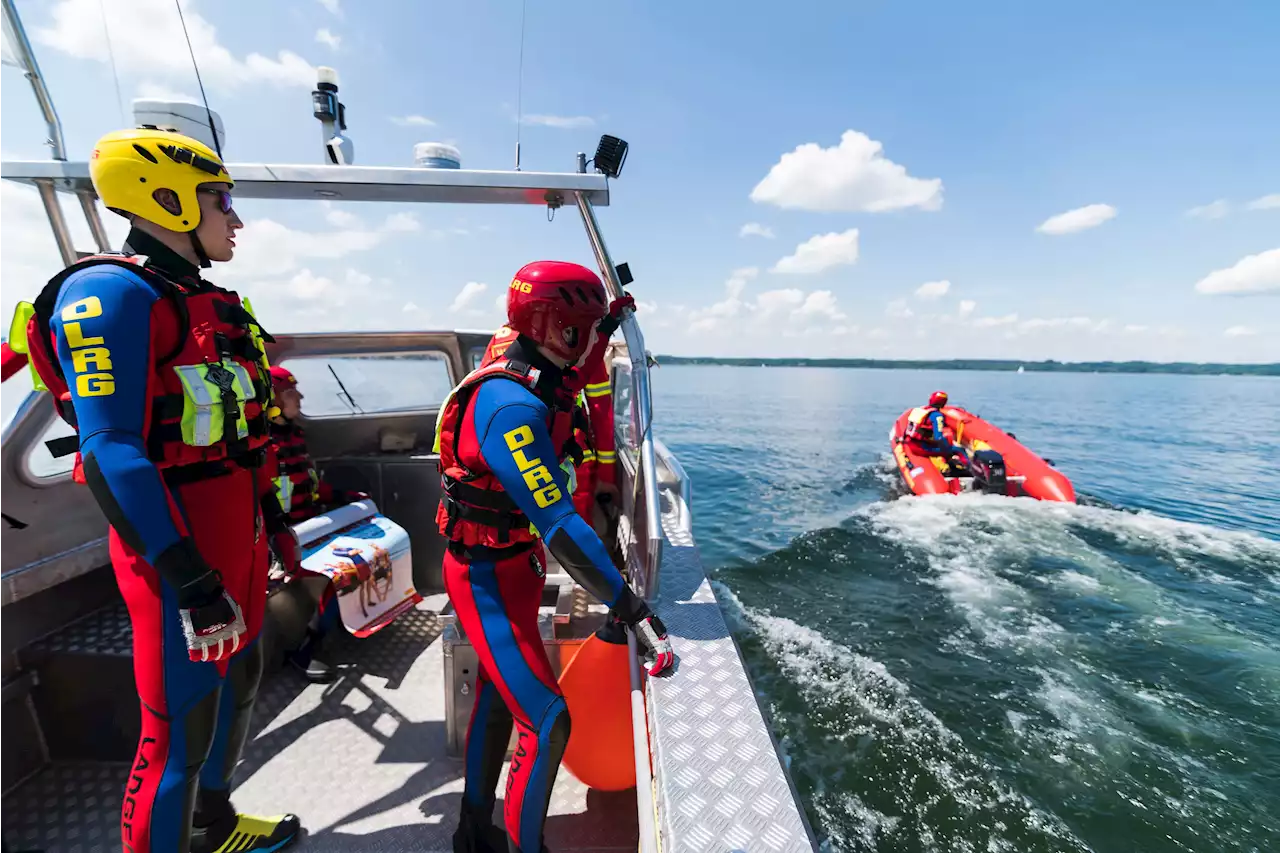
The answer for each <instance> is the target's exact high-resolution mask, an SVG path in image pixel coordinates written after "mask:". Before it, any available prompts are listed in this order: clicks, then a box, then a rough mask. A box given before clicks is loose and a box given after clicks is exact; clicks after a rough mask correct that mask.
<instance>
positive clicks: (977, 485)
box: [969, 449, 1009, 495]
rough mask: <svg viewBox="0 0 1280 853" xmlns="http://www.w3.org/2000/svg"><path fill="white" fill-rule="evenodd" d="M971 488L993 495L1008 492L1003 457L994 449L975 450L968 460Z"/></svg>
mask: <svg viewBox="0 0 1280 853" xmlns="http://www.w3.org/2000/svg"><path fill="white" fill-rule="evenodd" d="M969 470H970V472H972V474H973V488H974V489H975V490H976V491H980V492H987V493H988V494H993V495H1003V494H1007V493H1008V488H1009V480H1008V476H1007V474H1006V473H1005V470H1004V457H1003V456H1001V455H1000V454H999V453H997V452H996V451H994V450H991V449H986V450H976V451H974V452H973V455H972V457H971V458H970V460H969Z"/></svg>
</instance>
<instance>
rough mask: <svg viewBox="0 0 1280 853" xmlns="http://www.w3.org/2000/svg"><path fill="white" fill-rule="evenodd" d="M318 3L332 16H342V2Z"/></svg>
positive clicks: (321, 1)
mask: <svg viewBox="0 0 1280 853" xmlns="http://www.w3.org/2000/svg"><path fill="white" fill-rule="evenodd" d="M316 2H317V3H319V4H320V5H321V6H323V7H325V8H326V9H328V10H329V14H330V15H341V14H342V7H341V5H340V3H341V0H316Z"/></svg>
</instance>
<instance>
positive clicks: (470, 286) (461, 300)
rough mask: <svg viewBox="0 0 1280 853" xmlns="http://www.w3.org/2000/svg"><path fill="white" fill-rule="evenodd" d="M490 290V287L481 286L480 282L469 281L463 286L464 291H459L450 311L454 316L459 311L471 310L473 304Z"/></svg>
mask: <svg viewBox="0 0 1280 853" xmlns="http://www.w3.org/2000/svg"><path fill="white" fill-rule="evenodd" d="M488 289H489V285H487V284H481V283H480V282H478V281H469V282H467V283H466V284H464V285H462V290H460V291H458V295H457V296H455V297H454V298H453V304H451V305H450V306H449V310H450V311H452V312H453V313H454V314H457V313H458V312H459V311H466V310H468V309H470V308H471V305H472V303H474V302H475V301H476V299H478V298H479V297H480V294H482V293H484V292H485V291H486V290H488Z"/></svg>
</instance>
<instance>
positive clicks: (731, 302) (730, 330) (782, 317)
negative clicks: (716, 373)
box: [645, 267, 849, 341]
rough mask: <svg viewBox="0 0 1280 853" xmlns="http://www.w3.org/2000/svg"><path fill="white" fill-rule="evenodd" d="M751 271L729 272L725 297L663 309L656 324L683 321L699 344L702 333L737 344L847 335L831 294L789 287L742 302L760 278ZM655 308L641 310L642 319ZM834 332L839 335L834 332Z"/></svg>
mask: <svg viewBox="0 0 1280 853" xmlns="http://www.w3.org/2000/svg"><path fill="white" fill-rule="evenodd" d="M759 274H760V270H759V269H757V268H756V267H743V268H742V269H737V270H734V271H733V273H732V274H731V275H730V276H729V278H728V279H727V280H726V281H725V283H724V298H723V299H721V300H719V301H718V302H713V303H712V304H710V305H706V306H703V307H701V308H695V309H688V308H686V307H684V306H682V305H671V306H669V307H664V308H663V311H662V320H661V321H659V322H658V323H657V324H655V325H657V326H659V327H663V328H665V327H670V326H672V325H673V324H674V323H675V322H676V321H683V324H684V327H685V328H686V329H687V332H688V334H690V335H693V336H695V337H696V338H697V339H699V340H700V341H701V340H702V339H704V338H705V337H706V336H707V335H728V336H731V337H733V338H734V339H735V340H741V339H742V337H743V336H744V335H746V336H752V335H764V334H769V335H780V336H783V337H796V336H801V335H807V334H815V335H816V334H828V335H834V334H848V333H849V327H848V326H847V325H846V324H845V322H844V321H846V320H847V319H848V317H847V316H846V315H845V313H844V312H843V311H842V310H841V309H840V305H839V302H838V300H837V299H836V296H835V294H833V293H832V292H831V291H829V290H815V291H812V292H809V293H806V292H805V291H803V290H800V289H798V288H794V287H788V288H779V289H776V290H767V291H764V292H763V293H761V294H759V295H758V296H756V297H755V298H754V299H751V298H744V295H743V294H744V292H745V290H746V287H747V285H748V283H749V282H751V281H752V280H753V279H755V278H756V277H757V276H759ZM656 309H657V306H656V305H655V306H651V307H647V308H646V309H645V316H646V318H647V317H649V316H650V314H651V313H652V311H656ZM837 329H839V331H838V332H837Z"/></svg>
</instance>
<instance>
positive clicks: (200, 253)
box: [187, 228, 213, 269]
mask: <svg viewBox="0 0 1280 853" xmlns="http://www.w3.org/2000/svg"><path fill="white" fill-rule="evenodd" d="M187 233H188V234H190V235H191V248H193V249H195V252H196V257H197V258H199V259H200V266H201V268H203V269H208V268H209V267H211V266H213V264H212V263H211V262H210V261H209V256H208V255H206V254H205V252H204V246H203V245H202V244H201V243H200V238H199V237H197V236H196V231H195V229H194V228H192V229H191V230H190V231H188V232H187Z"/></svg>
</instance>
